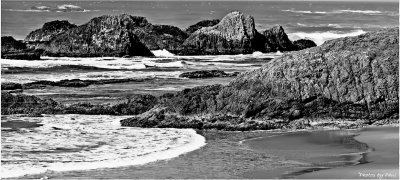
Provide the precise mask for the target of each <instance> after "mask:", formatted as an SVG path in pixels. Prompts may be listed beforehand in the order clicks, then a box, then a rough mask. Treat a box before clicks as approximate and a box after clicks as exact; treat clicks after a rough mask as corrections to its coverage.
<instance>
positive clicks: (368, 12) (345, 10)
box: [281, 9, 398, 15]
mask: <svg viewBox="0 0 400 180" xmlns="http://www.w3.org/2000/svg"><path fill="white" fill-rule="evenodd" d="M281 11H283V12H291V13H298V14H367V15H398V13H396V12H392V11H378V10H358V9H355V10H353V9H342V10H334V11H309V10H295V9H284V10H281Z"/></svg>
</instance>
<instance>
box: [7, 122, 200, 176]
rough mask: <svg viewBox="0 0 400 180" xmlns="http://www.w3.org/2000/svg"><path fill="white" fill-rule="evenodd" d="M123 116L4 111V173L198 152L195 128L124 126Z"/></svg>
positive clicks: (131, 162)
mask: <svg viewBox="0 0 400 180" xmlns="http://www.w3.org/2000/svg"><path fill="white" fill-rule="evenodd" d="M124 118H127V117H123V116H102V115H46V116H44V117H19V116H16V115H13V116H2V118H1V123H2V127H1V135H2V137H1V147H2V151H1V159H2V160H1V172H2V173H1V177H2V178H6V177H17V176H23V175H27V174H38V173H44V172H46V171H56V172H57V171H72V170H85V169H98V168H111V167H120V166H128V165H138V164H144V163H148V162H152V161H156V160H161V159H168V158H172V157H176V156H179V155H180V154H182V153H185V152H189V151H193V150H195V149H198V148H200V147H201V146H203V145H204V144H205V139H204V138H203V137H202V136H200V135H198V134H196V132H195V131H194V130H189V129H168V128H167V129H156V128H149V129H143V128H131V127H121V125H120V123H119V120H121V119H124Z"/></svg>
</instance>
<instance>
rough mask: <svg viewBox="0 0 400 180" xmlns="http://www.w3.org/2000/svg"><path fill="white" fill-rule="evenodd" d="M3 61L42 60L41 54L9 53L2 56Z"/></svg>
mask: <svg viewBox="0 0 400 180" xmlns="http://www.w3.org/2000/svg"><path fill="white" fill-rule="evenodd" d="M1 58H3V59H16V60H40V53H38V52H9V53H4V54H2V55H1Z"/></svg>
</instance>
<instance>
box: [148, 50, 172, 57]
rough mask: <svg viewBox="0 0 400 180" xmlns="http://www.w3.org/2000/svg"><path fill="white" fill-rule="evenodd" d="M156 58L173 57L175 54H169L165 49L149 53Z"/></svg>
mask: <svg viewBox="0 0 400 180" xmlns="http://www.w3.org/2000/svg"><path fill="white" fill-rule="evenodd" d="M151 52H152V53H153V54H154V56H156V57H174V56H175V54H172V53H170V52H169V51H167V50H166V49H163V50H154V51H151Z"/></svg>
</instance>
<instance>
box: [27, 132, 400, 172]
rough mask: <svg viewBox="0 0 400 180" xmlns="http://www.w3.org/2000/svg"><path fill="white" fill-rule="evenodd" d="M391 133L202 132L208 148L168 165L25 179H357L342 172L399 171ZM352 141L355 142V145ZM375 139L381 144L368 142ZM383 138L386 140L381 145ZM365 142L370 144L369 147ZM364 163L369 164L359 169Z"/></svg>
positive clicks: (187, 154)
mask: <svg viewBox="0 0 400 180" xmlns="http://www.w3.org/2000/svg"><path fill="white" fill-rule="evenodd" d="M389 129H390V131H386V130H385V128H382V129H379V128H378V130H370V129H366V130H361V131H360V130H316V131H315V130H314V131H296V132H284V131H250V132H224V131H215V130H207V131H199V133H200V134H202V135H203V136H204V137H206V143H207V145H205V146H204V147H202V148H200V149H198V150H195V151H192V152H189V153H186V154H183V155H181V156H179V157H177V158H173V159H170V160H165V161H157V162H153V163H149V164H145V165H141V166H128V167H121V168H109V169H96V170H89V171H70V172H47V173H44V174H39V175H31V176H25V177H23V178H42V177H48V178H62V179H70V178H89V179H93V178H94V179H97V178H106V179H116V178H117V179H125V178H146V179H148V178H150V179H154V178H155V179H158V178H172V179H185V178H191V179H193V178H195V179H199V178H200V179H204V178H205V179H210V178H218V179H226V178H228V179H243V178H246V179H248V178H249V179H274V178H316V179H324V178H328V179H329V178H357V177H355V176H345V175H346V173H343V172H350V171H351V172H356V173H357V170H365V168H367V167H372V168H371V169H373V168H375V167H379V168H386V170H394V169H396V168H398V166H393V163H396V162H397V163H398V154H396V153H397V151H398V149H397V150H396V148H392V149H390V148H386V147H389V146H390V147H395V146H396V143H397V145H398V142H395V141H396V140H395V139H396V138H394V135H396V136H397V135H398V130H397V131H394V130H393V128H389ZM394 129H396V128H394ZM358 134H361V135H358ZM356 135H358V136H356ZM354 136H356V137H357V139H356V140H355V139H354V138H353V137H354ZM371 137H379V138H380V139H379V140H378V138H376V140H377V141H367V140H368V139H370V138H371ZM382 138H383V139H385V141H382ZM366 139H367V140H366ZM364 142H367V143H371V144H368V145H367V144H366V143H364ZM374 143H378V144H374ZM375 146H376V147H378V146H381V147H384V149H383V150H381V149H380V148H377V149H375V151H373V152H375V154H374V153H373V152H371V153H365V152H368V151H369V150H370V147H375ZM396 147H398V146H396ZM365 154H368V156H367V157H368V158H367V159H368V161H364V160H366V158H365V157H364V156H363V155H365ZM363 157H364V158H363ZM377 157H384V158H381V161H377V162H370V160H372V159H377ZM389 159H390V161H389ZM360 162H361V163H366V162H368V163H366V164H359V163H360ZM357 164H358V165H357ZM377 165H379V166H377ZM326 169H327V170H326ZM313 171H315V172H316V173H315V172H313ZM360 172H364V171H360ZM391 172H392V171H391ZM338 173H339V174H338ZM340 173H341V174H340ZM355 175H358V174H355ZM364 178H365V177H364Z"/></svg>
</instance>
